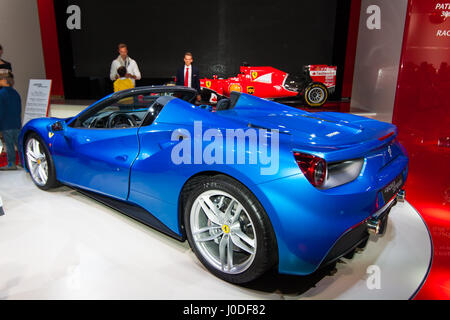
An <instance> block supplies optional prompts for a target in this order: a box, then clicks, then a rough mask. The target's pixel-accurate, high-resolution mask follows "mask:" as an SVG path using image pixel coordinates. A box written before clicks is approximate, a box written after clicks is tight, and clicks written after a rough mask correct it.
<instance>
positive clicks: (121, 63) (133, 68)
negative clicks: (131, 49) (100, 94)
mask: <svg viewBox="0 0 450 320" xmlns="http://www.w3.org/2000/svg"><path fill="white" fill-rule="evenodd" d="M118 52H119V56H118V57H117V59H115V60H114V61H113V62H112V63H111V70H110V72H109V78H110V79H111V81H115V80H117V79H119V77H120V76H119V74H118V73H117V69H119V68H120V67H125V68H126V69H127V74H126V75H125V77H126V78H129V79H131V81H132V82H133V85H134V86H136V82H135V81H136V80H140V79H141V72H140V71H139V68H138V65H137V63H136V61H134V60H133V59H131V58H130V57H129V56H128V47H127V45H126V44H124V43H121V44H119V45H118Z"/></svg>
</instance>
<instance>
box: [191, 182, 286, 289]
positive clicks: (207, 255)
mask: <svg viewBox="0 0 450 320" xmlns="http://www.w3.org/2000/svg"><path fill="white" fill-rule="evenodd" d="M208 199H209V200H208ZM212 206H215V209H213V208H212ZM205 208H206V211H208V215H211V214H214V211H215V212H216V213H218V214H217V215H215V216H214V217H212V218H213V219H211V217H210V216H208V215H207V213H206V211H205ZM229 208H231V209H230V210H227V209H229ZM216 210H218V211H216ZM233 210H234V211H233ZM227 213H228V215H227ZM225 217H228V219H227V218H225ZM184 226H185V230H186V235H187V239H188V241H189V244H190V246H191V248H192V250H193V251H194V253H195V255H196V256H197V258H198V259H199V260H200V262H201V263H202V264H203V265H204V266H205V267H206V268H207V269H208V270H209V271H210V272H211V273H213V274H214V275H216V276H217V277H219V278H221V279H223V280H225V281H227V282H231V283H235V284H241V283H247V282H250V281H252V280H255V279H256V278H259V277H260V276H261V275H263V274H264V273H265V272H266V271H267V270H269V269H271V268H272V267H273V266H274V265H276V264H277V263H278V248H277V243H276V237H275V233H274V231H273V228H272V225H271V223H270V221H269V218H268V216H267V214H266V212H265V210H264V208H263V207H262V205H261V204H260V203H259V201H258V200H257V199H256V197H255V196H254V195H253V193H251V192H250V190H248V189H247V188H246V187H245V186H244V185H242V184H241V183H239V182H238V181H236V180H234V179H232V178H230V177H228V176H225V175H216V176H212V177H205V178H203V179H200V180H199V181H197V182H196V183H195V184H194V185H193V186H192V188H190V189H189V194H188V195H187V199H186V203H185V206H184ZM207 229H209V230H207ZM202 230H203V231H202ZM205 230H207V231H205ZM205 239H210V240H205ZM252 245H253V246H252ZM230 253H231V254H230ZM230 257H231V258H230ZM225 260H226V261H225Z"/></svg>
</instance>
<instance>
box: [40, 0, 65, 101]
mask: <svg viewBox="0 0 450 320" xmlns="http://www.w3.org/2000/svg"><path fill="white" fill-rule="evenodd" d="M37 5H38V11H39V22H40V25H41V38H42V49H43V51H44V62H45V72H46V74H47V79H51V80H52V93H51V94H52V96H58V97H63V96H64V87H63V80H62V72H61V60H60V55H59V45H58V34H57V31H56V20H55V9H54V6H53V0H37Z"/></svg>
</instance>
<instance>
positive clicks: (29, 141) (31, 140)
mask: <svg viewBox="0 0 450 320" xmlns="http://www.w3.org/2000/svg"><path fill="white" fill-rule="evenodd" d="M23 150H24V162H25V166H26V167H27V169H28V171H29V173H30V176H31V179H32V180H33V182H34V184H35V185H36V186H38V187H39V188H40V189H42V190H48V189H51V188H54V187H57V186H58V185H59V183H58V181H57V180H56V170H55V165H54V162H53V158H52V156H51V154H50V151H49V150H48V148H47V146H46V144H45V142H44V141H43V140H42V138H41V137H40V136H39V135H38V134H36V133H31V134H29V135H28V136H27V138H26V140H25V144H24V146H23Z"/></svg>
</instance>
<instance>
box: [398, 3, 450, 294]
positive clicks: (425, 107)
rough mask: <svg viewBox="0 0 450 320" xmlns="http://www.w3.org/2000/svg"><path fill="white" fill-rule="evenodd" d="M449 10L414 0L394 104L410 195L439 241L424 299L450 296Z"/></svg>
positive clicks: (434, 4)
mask: <svg viewBox="0 0 450 320" xmlns="http://www.w3.org/2000/svg"><path fill="white" fill-rule="evenodd" d="M442 5H444V7H441V6H442ZM447 6H449V5H448V4H447ZM449 14H450V8H448V9H445V3H443V2H441V1H436V0H428V1H423V0H410V1H409V3H408V14H407V20H406V26H405V33H404V39H403V48H402V55H401V61H400V71H399V77H398V84H397V94H396V100H395V106H394V116H393V122H394V123H395V124H396V125H397V126H398V128H399V132H400V134H399V139H400V141H401V142H402V144H403V145H404V146H405V147H406V149H407V151H408V153H409V155H410V171H409V178H408V182H407V189H406V191H407V199H408V201H409V202H410V203H411V204H412V205H413V206H414V207H416V208H417V209H418V211H419V212H420V213H421V215H422V217H423V218H424V220H425V221H426V223H427V224H428V227H429V230H430V233H431V236H432V239H433V244H434V256H433V265H432V268H431V272H430V274H429V277H428V279H427V280H426V282H425V285H424V286H423V288H422V289H421V291H420V292H419V294H418V295H417V297H416V298H418V299H442V298H444V299H449V298H450V112H449V111H450V99H449V93H450V15H449ZM446 16H448V17H446ZM444 32H445V33H447V32H448V36H447V35H442V34H443V33H444Z"/></svg>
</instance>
